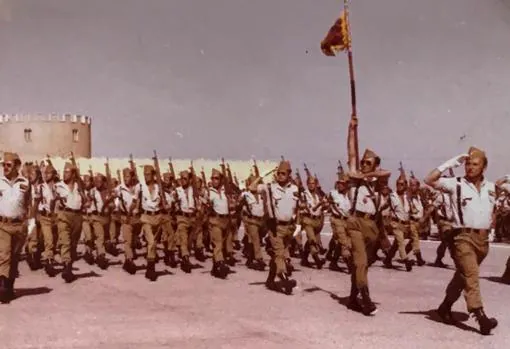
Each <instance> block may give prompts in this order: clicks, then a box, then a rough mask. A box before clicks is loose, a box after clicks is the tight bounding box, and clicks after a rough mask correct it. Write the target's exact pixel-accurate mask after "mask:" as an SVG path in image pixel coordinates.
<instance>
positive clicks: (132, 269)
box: [115, 167, 142, 275]
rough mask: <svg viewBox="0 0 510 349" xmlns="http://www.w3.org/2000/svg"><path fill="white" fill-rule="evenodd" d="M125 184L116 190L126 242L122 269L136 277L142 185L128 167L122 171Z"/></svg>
mask: <svg viewBox="0 0 510 349" xmlns="http://www.w3.org/2000/svg"><path fill="white" fill-rule="evenodd" d="M122 177H123V181H124V183H121V184H119V186H118V187H117V188H116V190H115V194H116V196H117V197H118V198H119V209H120V214H121V216H120V222H121V227H120V231H121V233H122V239H123V240H124V264H123V265H122V269H124V270H125V271H126V272H127V273H129V274H131V275H134V274H135V273H136V268H137V267H136V264H135V263H134V259H135V254H134V244H135V238H137V237H138V235H139V234H140V232H141V229H142V225H141V222H140V209H139V207H140V206H139V205H140V200H139V199H140V190H141V189H140V184H139V183H138V181H137V180H136V176H135V174H134V173H133V171H132V170H131V168H129V167H126V168H124V169H123V170H122Z"/></svg>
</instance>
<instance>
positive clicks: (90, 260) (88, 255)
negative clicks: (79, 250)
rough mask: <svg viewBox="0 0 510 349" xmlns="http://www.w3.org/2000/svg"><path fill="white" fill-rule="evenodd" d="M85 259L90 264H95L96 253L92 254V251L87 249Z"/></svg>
mask: <svg viewBox="0 0 510 349" xmlns="http://www.w3.org/2000/svg"><path fill="white" fill-rule="evenodd" d="M83 259H84V260H85V262H87V264H88V265H94V263H95V260H94V255H93V254H92V252H91V251H90V250H87V251H85V254H84V255H83Z"/></svg>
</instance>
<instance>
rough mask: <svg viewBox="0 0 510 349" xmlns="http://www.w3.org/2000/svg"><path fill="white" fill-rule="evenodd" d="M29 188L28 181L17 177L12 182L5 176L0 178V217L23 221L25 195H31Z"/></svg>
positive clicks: (26, 209) (25, 206)
mask: <svg viewBox="0 0 510 349" xmlns="http://www.w3.org/2000/svg"><path fill="white" fill-rule="evenodd" d="M31 190H32V189H31V186H30V182H29V180H28V179H26V178H25V177H22V176H19V177H17V178H16V179H14V180H13V181H12V182H11V181H9V180H8V179H7V177H5V176H0V193H1V195H0V216H1V217H6V218H19V219H24V218H25V216H26V214H27V212H28V207H27V205H26V201H25V200H26V199H27V195H28V196H29V199H30V195H31Z"/></svg>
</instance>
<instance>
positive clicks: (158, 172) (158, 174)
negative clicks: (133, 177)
mask: <svg viewBox="0 0 510 349" xmlns="http://www.w3.org/2000/svg"><path fill="white" fill-rule="evenodd" d="M153 160H154V170H155V171H156V183H157V185H158V191H159V196H160V198H161V203H162V204H163V205H164V207H166V206H167V205H168V203H167V201H166V196H165V193H164V191H163V180H162V179H161V169H160V168H159V160H158V154H157V153H156V150H154V157H153Z"/></svg>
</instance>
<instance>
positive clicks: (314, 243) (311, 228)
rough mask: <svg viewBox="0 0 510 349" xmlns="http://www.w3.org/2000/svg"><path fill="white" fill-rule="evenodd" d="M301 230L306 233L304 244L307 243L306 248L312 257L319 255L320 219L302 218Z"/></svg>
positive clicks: (321, 223)
mask: <svg viewBox="0 0 510 349" xmlns="http://www.w3.org/2000/svg"><path fill="white" fill-rule="evenodd" d="M302 222H303V229H304V231H305V233H306V242H307V243H308V248H309V249H310V253H311V255H312V256H314V255H316V254H317V253H319V252H320V251H319V248H320V246H321V243H320V242H319V240H320V232H321V230H322V225H323V221H322V217H307V216H304V217H303V221H302Z"/></svg>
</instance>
